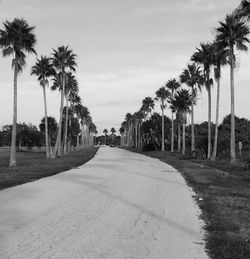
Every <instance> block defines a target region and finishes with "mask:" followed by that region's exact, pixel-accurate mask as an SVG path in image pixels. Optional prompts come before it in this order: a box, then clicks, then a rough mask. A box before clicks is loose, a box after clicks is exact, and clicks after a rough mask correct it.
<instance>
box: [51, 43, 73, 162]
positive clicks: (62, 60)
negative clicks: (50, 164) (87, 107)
mask: <svg viewBox="0 0 250 259" xmlns="http://www.w3.org/2000/svg"><path fill="white" fill-rule="evenodd" d="M52 56H53V57H52V63H53V65H54V67H55V69H56V70H57V72H58V74H59V75H60V77H61V78H60V81H59V82H60V89H61V106H60V118H59V124H58V133H57V139H56V146H55V150H54V153H53V158H55V157H56V156H59V157H60V156H61V155H62V145H61V141H62V116H63V107H64V96H65V77H66V72H67V70H69V71H75V67H76V61H75V59H76V55H75V54H74V53H73V51H72V50H70V49H68V46H66V47H65V46H61V47H58V48H57V49H53V53H52Z"/></svg>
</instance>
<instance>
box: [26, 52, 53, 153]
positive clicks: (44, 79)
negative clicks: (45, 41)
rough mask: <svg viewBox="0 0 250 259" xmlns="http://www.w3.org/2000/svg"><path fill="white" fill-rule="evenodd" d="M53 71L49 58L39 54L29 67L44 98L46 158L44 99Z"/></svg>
mask: <svg viewBox="0 0 250 259" xmlns="http://www.w3.org/2000/svg"><path fill="white" fill-rule="evenodd" d="M54 73H55V71H54V69H53V65H52V64H51V61H50V58H48V57H46V56H41V58H40V59H37V62H36V64H35V65H34V66H33V67H32V68H31V75H36V76H37V77H38V81H39V82H40V85H41V86H42V88H43V99H44V113H45V117H44V118H45V147H46V158H49V157H50V152H49V137H48V120H47V117H48V116H47V100H46V88H45V87H46V85H48V84H49V80H48V79H49V77H51V76H53V75H54Z"/></svg>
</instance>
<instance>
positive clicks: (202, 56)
mask: <svg viewBox="0 0 250 259" xmlns="http://www.w3.org/2000/svg"><path fill="white" fill-rule="evenodd" d="M213 56H214V48H213V44H211V43H207V44H204V43H201V44H200V48H197V49H196V52H195V53H194V54H193V56H192V57H191V60H192V61H194V62H197V63H198V64H201V65H202V66H203V73H204V79H205V87H206V90H207V93H208V150H207V158H208V159H209V158H210V156H211V150H212V148H211V109H212V106H211V85H212V82H213V81H212V79H211V78H210V72H211V67H212V65H213Z"/></svg>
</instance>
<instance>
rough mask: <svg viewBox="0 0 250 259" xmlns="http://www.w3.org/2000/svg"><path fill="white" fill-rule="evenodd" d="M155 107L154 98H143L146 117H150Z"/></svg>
mask: <svg viewBox="0 0 250 259" xmlns="http://www.w3.org/2000/svg"><path fill="white" fill-rule="evenodd" d="M154 107H155V103H154V100H153V99H152V98H151V97H145V98H144V99H143V100H142V108H141V109H142V110H143V111H144V113H145V117H146V118H148V116H149V114H150V113H151V112H152V110H153V109H154Z"/></svg>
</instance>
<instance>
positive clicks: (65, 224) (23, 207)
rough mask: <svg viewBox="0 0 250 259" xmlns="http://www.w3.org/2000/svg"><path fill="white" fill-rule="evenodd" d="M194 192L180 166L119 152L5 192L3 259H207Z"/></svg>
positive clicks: (0, 226)
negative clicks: (183, 176) (177, 168)
mask: <svg viewBox="0 0 250 259" xmlns="http://www.w3.org/2000/svg"><path fill="white" fill-rule="evenodd" d="M192 195H193V193H192V191H191V190H190V189H189V188H188V187H187V186H186V184H185V182H184V180H183V178H182V177H181V176H180V174H179V173H177V172H176V171H175V170H174V169H173V168H172V167H170V166H168V165H166V164H164V163H162V162H160V161H158V160H156V159H152V158H148V157H145V156H142V155H139V154H135V153H131V152H128V151H125V150H120V149H117V148H109V147H106V148H101V149H99V151H98V153H97V155H96V157H95V158H94V159H92V160H91V161H90V162H88V163H87V164H85V165H83V166H81V167H79V168H75V169H73V170H70V171H67V172H65V173H62V174H58V175H56V176H53V177H48V178H44V179H41V180H39V181H36V182H32V183H28V184H24V185H21V186H17V187H13V188H9V189H6V190H3V191H0V258H1V259H2V258H25V259H27V258H67V259H68V258H87V259H89V258H90V259H91V258H115V259H123V258H130V259H132V258H133V259H134V258H135V259H137V258H149V259H154V258H157V259H161V258H164V259H166V258H169V259H174V258H181V259H183V258H184V259H185V258H187V259H191V258H199V259H201V258H207V255H206V254H205V252H204V242H203V231H202V230H201V225H202V222H201V221H200V220H199V219H198V215H199V213H200V212H199V209H198V207H197V206H196V204H195V203H194V201H193V199H192Z"/></svg>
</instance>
